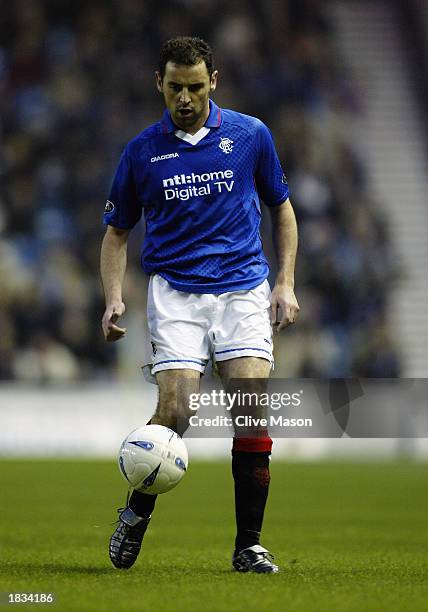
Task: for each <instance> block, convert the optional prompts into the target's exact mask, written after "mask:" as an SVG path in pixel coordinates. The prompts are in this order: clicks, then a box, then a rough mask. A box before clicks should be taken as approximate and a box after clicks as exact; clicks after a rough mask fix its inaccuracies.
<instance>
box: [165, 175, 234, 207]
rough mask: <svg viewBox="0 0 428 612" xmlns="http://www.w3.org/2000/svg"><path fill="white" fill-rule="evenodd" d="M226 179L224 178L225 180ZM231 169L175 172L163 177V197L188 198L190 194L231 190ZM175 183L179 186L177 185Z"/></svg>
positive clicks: (167, 198) (171, 198) (169, 198)
mask: <svg viewBox="0 0 428 612" xmlns="http://www.w3.org/2000/svg"><path fill="white" fill-rule="evenodd" d="M225 179H226V180H225ZM231 179H233V170H217V171H216V172H204V173H203V174H195V172H192V174H175V175H174V176H171V177H170V178H166V179H163V181H162V184H163V186H164V187H165V189H164V193H165V199H166V200H173V199H174V198H177V199H178V200H188V199H189V198H191V197H192V196H204V195H211V193H213V192H215V190H216V191H217V193H224V192H226V193H227V192H229V193H230V192H231V191H232V189H233V185H234V183H235V181H234V180H231ZM177 185H179V186H180V188H179V187H177Z"/></svg>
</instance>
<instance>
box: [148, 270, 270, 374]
mask: <svg viewBox="0 0 428 612" xmlns="http://www.w3.org/2000/svg"><path fill="white" fill-rule="evenodd" d="M270 294H271V291H270V287H269V283H268V281H267V280H265V281H264V282H263V283H261V284H260V285H258V286H257V287H255V288H254V289H250V290H244V291H231V292H227V293H221V294H219V295H215V294H212V293H185V292H183V291H177V290H176V289H173V288H172V287H171V285H170V284H169V283H168V281H166V280H165V279H164V278H162V277H161V276H160V275H159V274H155V275H152V276H151V277H150V282H149V289H148V295H147V322H148V327H149V332H150V340H151V345H152V350H153V354H152V357H151V363H148V364H146V365H144V366H143V372H144V375H145V377H146V379H147V380H149V381H150V382H155V380H154V377H153V374H155V373H156V372H160V371H161V370H171V369H184V368H190V369H192V370H197V371H198V372H201V373H204V371H205V368H206V365H207V364H208V362H209V360H210V359H212V362H213V364H214V363H215V362H216V361H225V360H226V359H234V358H236V357H261V358H262V359H267V360H268V361H269V362H270V363H271V364H273V356H272V326H271V323H270V317H269V308H270Z"/></svg>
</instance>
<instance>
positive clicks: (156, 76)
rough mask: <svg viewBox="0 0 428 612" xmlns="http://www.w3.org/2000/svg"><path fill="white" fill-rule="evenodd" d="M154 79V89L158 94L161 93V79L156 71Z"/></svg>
mask: <svg viewBox="0 0 428 612" xmlns="http://www.w3.org/2000/svg"><path fill="white" fill-rule="evenodd" d="M155 79H156V87H157V90H158V92H159V93H163V81H162V77H161V74H160V72H159V71H158V70H156V72H155Z"/></svg>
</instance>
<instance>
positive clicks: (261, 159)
mask: <svg viewBox="0 0 428 612" xmlns="http://www.w3.org/2000/svg"><path fill="white" fill-rule="evenodd" d="M257 144H258V158H257V166H256V173H255V180H256V185H257V191H258V193H259V195H260V197H261V198H262V200H263V201H264V203H265V204H266V205H267V206H278V205H279V204H282V203H283V202H285V200H286V199H287V198H288V195H289V189H288V183H287V179H286V177H285V174H284V171H283V169H282V167H281V162H280V161H279V158H278V154H277V152H276V149H275V145H274V142H273V138H272V134H271V132H270V130H269V128H268V127H266V125H265V124H264V123H262V122H259V129H258V132H257Z"/></svg>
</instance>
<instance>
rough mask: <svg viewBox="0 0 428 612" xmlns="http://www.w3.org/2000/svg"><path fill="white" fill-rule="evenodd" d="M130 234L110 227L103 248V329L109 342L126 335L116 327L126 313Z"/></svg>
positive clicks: (121, 329) (120, 328) (101, 269)
mask: <svg viewBox="0 0 428 612" xmlns="http://www.w3.org/2000/svg"><path fill="white" fill-rule="evenodd" d="M129 232H130V230H123V229H118V228H116V227H112V226H111V225H108V226H107V231H106V233H105V235H104V239H103V242H102V246H101V259H100V271H101V281H102V284H103V288H104V296H105V302H106V309H105V312H104V316H103V319H102V327H103V332H104V337H105V339H106V340H107V342H114V341H115V340H119V339H120V338H122V337H123V336H124V335H125V334H126V329H125V328H123V327H119V326H118V325H116V322H117V320H118V319H119V318H120V317H121V316H122V315H123V313H124V312H125V304H124V303H123V301H122V285H123V279H124V276H125V270H126V250H127V243H128V236H129Z"/></svg>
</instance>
